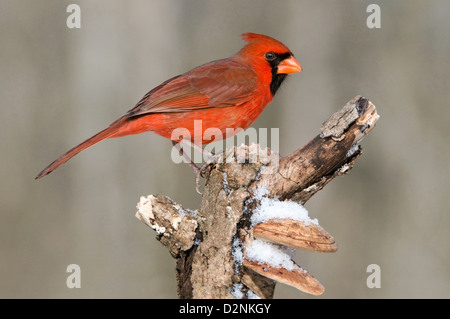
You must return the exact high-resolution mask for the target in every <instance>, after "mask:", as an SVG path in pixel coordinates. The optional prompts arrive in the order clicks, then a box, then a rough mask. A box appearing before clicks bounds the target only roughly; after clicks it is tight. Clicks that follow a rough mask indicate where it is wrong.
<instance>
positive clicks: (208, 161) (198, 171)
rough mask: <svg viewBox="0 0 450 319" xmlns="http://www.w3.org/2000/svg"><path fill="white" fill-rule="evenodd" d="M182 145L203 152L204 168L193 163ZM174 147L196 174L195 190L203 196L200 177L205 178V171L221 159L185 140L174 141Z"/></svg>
mask: <svg viewBox="0 0 450 319" xmlns="http://www.w3.org/2000/svg"><path fill="white" fill-rule="evenodd" d="M181 143H184V144H187V145H189V146H191V147H192V148H194V149H196V150H197V151H199V152H201V153H202V154H203V157H204V158H205V163H204V164H203V165H202V166H200V167H198V166H197V165H196V164H195V163H194V162H193V161H192V159H191V158H190V157H189V155H188V154H186V153H185V152H184V151H183V148H182V147H181V145H180V144H181ZM172 145H173V146H174V147H175V148H176V149H177V150H178V152H179V153H180V155H181V156H183V158H184V159H185V160H186V162H187V163H188V164H189V166H190V167H191V168H192V169H193V171H194V174H195V190H196V191H197V193H199V194H200V195H201V194H202V193H201V192H200V191H199V186H200V177H203V176H202V173H203V172H204V171H205V169H206V168H207V167H208V166H209V165H211V164H212V163H215V162H216V161H217V159H218V158H219V157H218V156H217V155H214V154H213V153H211V152H208V151H207V150H205V149H204V148H202V147H201V146H199V145H197V144H194V143H190V142H186V141H185V140H182V141H181V142H175V141H172Z"/></svg>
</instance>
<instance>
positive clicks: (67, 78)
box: [0, 0, 450, 298]
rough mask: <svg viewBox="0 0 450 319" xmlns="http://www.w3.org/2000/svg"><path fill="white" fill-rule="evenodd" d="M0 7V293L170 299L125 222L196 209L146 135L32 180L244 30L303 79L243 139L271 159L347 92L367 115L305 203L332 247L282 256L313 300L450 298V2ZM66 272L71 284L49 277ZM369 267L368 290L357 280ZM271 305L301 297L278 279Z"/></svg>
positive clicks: (168, 273)
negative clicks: (377, 11)
mask: <svg viewBox="0 0 450 319" xmlns="http://www.w3.org/2000/svg"><path fill="white" fill-rule="evenodd" d="M72 2H73V1H61V0H53V1H50V0H45V1H31V0H30V1H25V0H20V1H18V0H16V1H11V0H10V1H5V0H1V1H0V96H1V99H0V103H1V108H0V121H1V125H0V134H1V139H0V149H1V155H0V156H1V157H0V160H1V165H0V196H1V197H0V210H1V212H0V297H3V298H23V297H26V298H54V297H60V298H81V297H84V298H119V297H123V298H176V287H175V276H174V267H175V262H174V260H173V259H172V258H171V257H170V256H169V253H168V252H167V251H166V249H165V248H164V247H163V246H162V245H161V244H160V243H158V242H157V241H156V240H155V239H154V237H155V233H154V232H153V231H152V230H151V229H149V228H148V227H146V226H145V225H144V224H143V223H141V222H140V221H138V220H137V219H136V218H135V217H134V214H135V211H136V209H135V205H136V203H137V202H138V200H139V197H140V196H141V195H147V194H157V193H158V194H165V195H168V196H170V197H171V198H173V199H174V200H175V201H177V202H179V203H181V204H183V205H184V206H185V207H189V208H193V209H194V208H196V207H197V206H198V203H199V201H200V196H198V195H197V194H196V192H195V189H194V187H193V185H194V179H193V174H192V171H191V169H190V168H189V167H188V166H187V165H175V164H174V163H173V162H172V161H171V159H170V149H171V144H170V142H169V141H167V140H165V139H163V138H161V137H159V136H157V135H155V134H152V133H147V134H142V135H139V136H132V137H125V138H121V139H113V140H108V141H104V142H102V143H100V144H98V145H96V146H94V147H92V148H90V149H88V150H86V151H84V152H83V153H81V154H79V155H78V156H76V157H75V158H73V159H72V160H71V161H70V162H69V163H67V164H66V165H64V166H63V167H61V168H60V169H58V170H57V171H56V172H54V173H53V174H51V175H50V176H48V177H46V178H44V179H42V180H39V181H35V180H34V179H33V178H34V176H35V175H36V174H37V173H38V172H39V171H40V170H41V169H42V168H44V167H45V166H46V165H47V164H48V163H50V162H51V161H53V160H54V159H55V158H56V157H58V156H59V155H61V154H62V153H63V152H65V151H66V150H67V149H69V148H70V147H72V146H74V145H76V144H78V143H79V142H81V141H82V140H84V139H85V138H87V137H89V136H91V135H92V134H94V133H96V132H97V131H99V130H101V129H103V128H105V127H106V126H107V125H108V124H109V123H110V122H112V121H113V120H115V119H116V118H118V117H119V116H121V115H122V114H123V113H124V112H125V111H127V110H128V109H130V108H131V107H133V106H134V104H135V103H136V102H137V101H138V100H139V99H140V98H141V97H142V96H143V95H144V94H145V93H146V92H147V91H148V90H150V89H151V88H153V87H155V86H156V85H158V84H160V83H161V82H162V81H164V80H166V79H168V78H169V77H171V76H174V75H177V74H180V73H183V72H185V71H187V70H189V69H190V68H192V67H195V66H197V65H200V64H202V63H204V62H208V61H210V60H214V59H219V58H224V57H227V56H230V55H232V54H234V53H235V52H237V51H238V50H239V49H240V48H241V46H242V45H243V42H242V40H241V39H240V37H239V35H240V34H241V33H243V32H249V31H252V32H258V33H263V34H268V35H271V36H273V37H275V38H277V39H279V40H281V41H283V42H284V43H285V44H287V45H288V46H289V48H290V49H291V50H292V51H293V52H294V53H295V55H296V57H297V58H298V60H299V61H300V63H301V64H302V66H303V68H304V72H302V73H300V74H295V75H293V76H292V77H291V78H290V79H289V81H287V82H286V83H285V85H283V87H282V89H281V90H280V91H279V93H278V94H277V96H276V98H275V100H274V102H273V103H272V104H271V105H270V106H269V107H268V108H267V109H266V110H265V111H264V112H263V114H262V115H261V117H260V118H259V119H258V120H257V121H256V122H255V123H254V125H253V126H254V127H255V128H259V127H278V128H280V138H281V141H280V143H281V144H280V151H281V154H288V153H290V152H292V151H293V150H295V149H297V148H298V147H300V146H302V145H303V144H304V143H306V142H307V141H308V140H309V139H310V138H312V137H314V136H315V135H316V134H317V133H318V130H319V127H320V124H321V123H322V122H323V121H324V120H326V119H327V117H328V116H329V115H330V114H331V113H332V112H334V111H335V110H337V109H338V108H340V107H341V106H342V105H343V104H345V103H346V102H347V101H348V100H350V99H351V98H353V97H354V96H355V95H357V94H362V95H364V96H366V97H368V98H369V99H370V100H371V101H372V102H373V103H374V104H375V105H376V106H377V109H378V112H379V114H380V115H381V119H380V121H379V122H378V124H377V127H376V128H375V130H374V131H373V132H372V133H371V134H370V135H369V136H368V137H367V138H366V139H365V140H364V141H363V143H362V145H363V149H364V154H363V156H362V157H361V158H359V160H358V161H357V162H356V165H355V167H354V169H353V170H352V171H351V172H350V174H348V175H347V176H345V177H340V178H338V179H336V180H334V181H333V182H332V183H331V184H330V185H328V186H327V187H326V188H325V189H324V190H322V191H321V192H320V193H318V194H317V195H316V196H314V197H313V198H312V199H311V200H310V201H309V202H308V203H307V205H306V207H307V209H308V210H309V212H310V216H311V217H313V218H318V219H319V222H320V224H321V225H322V226H324V227H325V228H326V229H327V230H328V231H329V232H331V233H332V234H333V235H334V237H335V238H336V240H337V242H338V244H339V250H338V251H337V252H336V253H334V254H318V253H312V252H305V251H298V252H297V254H296V261H297V262H298V263H299V264H300V265H301V266H303V267H304V268H306V269H307V270H308V271H309V272H310V273H312V274H313V275H314V276H315V277H316V278H318V279H319V280H320V281H321V282H322V283H323V284H324V286H325V288H326V291H325V293H324V294H323V295H322V297H325V298H372V297H373V298H419V297H425V298H427V297H439V298H442V297H443V298H448V297H450V276H449V275H450V251H449V248H450V240H449V239H450V235H449V232H448V228H449V226H450V217H449V206H450V205H449V204H450V200H449V198H450V196H449V194H448V192H449V171H450V167H449V162H450V158H449V157H450V156H449V154H450V152H449V151H450V149H449V146H448V144H449V138H448V136H449V134H448V132H447V124H448V122H449V120H450V118H449V113H450V111H449V102H448V101H449V98H450V89H449V71H450V50H449V49H450V40H449V39H450V37H449V33H450V20H449V19H448V17H449V16H450V3H449V2H448V1H445V0H440V1H438V0H435V1H423V0H422V1H412V0H408V1H406V0H403V1H400V0H399V1H381V0H379V1H377V2H376V3H377V4H379V5H380V7H381V29H369V28H367V26H366V18H367V16H368V15H369V14H368V13H366V8H367V6H368V4H370V3H372V2H373V1H359V0H358V1H356V0H355V1H349V0H347V1H320V2H319V1H312V0H311V1H299V0H297V1H273V0H269V1H256V0H255V1H249V0H246V1H242V0H239V1H237V0H233V1H217V0H216V1H198V0H197V1H192V0H186V1H181V0H170V1H167V0H165V1H129V0H127V1H125V0H123V1H106V0H102V1H100V0H97V1H82V0H78V1H76V2H75V3H77V4H79V5H80V6H81V18H82V21H81V29H73V30H71V29H68V28H67V27H66V18H67V16H68V13H66V7H67V6H68V5H69V4H70V3H72ZM72 263H76V264H78V265H80V267H81V289H68V288H67V287H66V278H67V276H68V274H67V273H66V267H67V265H69V264H72ZM369 264H378V265H380V267H381V288H380V289H369V288H367V286H366V278H367V276H368V273H367V272H366V267H367V266H368V265H369ZM275 297H276V298H321V297H311V296H309V295H306V294H304V293H302V292H300V291H297V290H296V289H294V288H290V287H287V286H285V285H282V284H279V285H278V286H277V290H276V295H275Z"/></svg>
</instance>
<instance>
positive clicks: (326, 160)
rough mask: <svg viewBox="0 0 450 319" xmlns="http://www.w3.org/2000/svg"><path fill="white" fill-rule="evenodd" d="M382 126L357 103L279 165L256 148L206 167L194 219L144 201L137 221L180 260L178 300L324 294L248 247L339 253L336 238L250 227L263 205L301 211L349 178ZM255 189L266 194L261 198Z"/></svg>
mask: <svg viewBox="0 0 450 319" xmlns="http://www.w3.org/2000/svg"><path fill="white" fill-rule="evenodd" d="M378 118H379V116H378V114H377V112H376V109H375V106H374V105H373V104H372V103H371V102H370V101H368V100H367V99H365V98H363V97H361V96H357V97H355V98H354V99H352V100H351V101H349V102H348V103H347V104H346V105H345V106H344V107H343V108H342V109H341V110H339V111H338V112H336V113H335V114H333V115H332V116H331V117H330V118H329V120H327V121H326V122H324V123H323V125H322V127H321V134H319V135H318V136H316V137H315V138H313V139H312V140H311V141H310V142H309V143H307V144H306V145H305V146H303V147H302V148H299V149H298V150H296V151H294V152H293V153H291V154H290V155H288V156H285V157H282V158H279V157H278V154H274V153H271V152H270V150H268V151H267V150H266V152H264V151H262V150H260V148H259V146H258V145H251V146H241V147H234V148H231V149H227V150H226V151H225V153H224V154H223V156H222V157H221V158H222V160H223V161H222V162H219V163H216V164H211V165H210V166H209V171H208V173H207V175H208V176H207V177H206V178H207V179H206V184H205V188H204V192H203V196H202V201H201V204H200V207H199V208H198V210H196V211H191V210H187V209H183V208H182V207H181V206H180V205H179V204H176V203H174V202H173V201H172V200H170V199H169V198H167V197H165V196H153V195H150V196H148V197H146V198H145V197H144V198H142V199H141V202H140V203H139V204H138V213H137V214H136V216H137V217H138V218H139V219H140V220H142V221H143V222H144V223H146V224H147V225H148V226H150V227H151V228H152V229H154V230H155V231H156V232H157V238H158V240H160V241H161V243H163V245H165V246H166V247H167V248H168V249H169V251H170V253H171V254H172V256H173V257H174V258H176V259H177V266H176V271H177V282H178V294H179V297H180V298H195V299H198V298H248V297H251V296H254V295H257V296H259V297H260V298H272V297H273V293H274V289H275V282H276V281H277V282H282V283H285V284H288V285H291V286H293V287H296V288H298V289H300V290H302V291H304V292H306V293H310V294H314V295H318V294H321V293H323V291H324V288H323V286H322V285H321V284H320V283H319V282H318V280H317V279H315V278H314V277H313V276H312V275H310V274H309V273H308V272H306V271H304V270H303V269H302V268H301V267H300V266H298V265H296V264H295V263H293V261H292V260H291V262H292V263H293V264H294V265H295V267H293V268H291V269H290V270H288V269H287V268H285V267H284V266H283V264H278V263H277V262H275V263H273V261H272V263H270V262H269V261H267V262H264V261H260V260H259V259H258V261H255V260H250V259H248V257H247V253H248V252H249V251H247V250H248V249H249V243H252V242H253V241H257V240H263V241H265V242H270V243H274V244H275V245H273V246H274V247H275V249H276V247H280V246H279V245H281V246H286V245H287V246H290V247H294V248H301V249H306V250H311V251H318V252H334V251H336V249H337V244H336V242H335V240H334V238H333V237H332V236H331V235H330V234H329V233H328V232H327V231H326V230H325V229H323V228H322V227H320V226H319V225H318V224H317V225H316V224H313V223H305V222H303V221H301V220H298V219H297V218H277V217H274V218H271V219H269V220H264V221H262V222H259V223H256V224H253V223H252V222H251V217H252V215H253V214H254V212H255V210H257V209H258V208H261V203H262V199H263V198H264V197H266V198H269V199H271V200H272V202H271V203H270V204H271V205H275V206H277V207H278V208H280V207H284V206H283V205H284V204H286V202H290V203H294V202H296V203H301V204H303V203H305V202H306V201H307V200H308V199H309V198H310V197H311V196H313V195H314V194H315V193H317V192H318V191H320V190H321V189H322V188H323V187H324V186H325V185H326V184H328V183H329V182H330V181H331V180H333V179H334V178H335V177H336V176H340V175H343V174H346V173H348V171H349V170H350V169H351V168H352V167H353V164H354V162H355V161H356V159H357V158H358V157H359V156H360V155H361V147H360V145H359V143H360V141H361V139H362V138H363V137H364V136H365V135H367V134H368V133H369V132H370V131H371V130H372V129H373V127H374V126H375V123H376V122H377V120H378ZM243 158H244V160H242V159H243ZM271 163H272V164H273V163H278V166H277V165H271ZM258 189H259V190H261V189H264V190H266V193H265V194H264V196H263V197H262V196H261V194H257V193H258ZM269 208H270V207H269ZM252 253H254V252H252ZM283 258H285V259H287V260H290V258H291V257H290V256H287V257H286V256H284V257H283ZM288 268H289V267H288Z"/></svg>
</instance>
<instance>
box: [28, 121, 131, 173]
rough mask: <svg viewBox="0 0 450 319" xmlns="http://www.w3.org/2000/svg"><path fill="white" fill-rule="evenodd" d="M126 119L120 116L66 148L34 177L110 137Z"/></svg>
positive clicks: (49, 170) (47, 171)
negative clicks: (62, 153) (102, 128)
mask: <svg viewBox="0 0 450 319" xmlns="http://www.w3.org/2000/svg"><path fill="white" fill-rule="evenodd" d="M126 121H127V119H126V118H125V117H122V118H120V119H118V120H117V121H115V122H114V123H112V124H111V125H110V126H109V127H108V128H106V129H104V130H103V131H101V132H98V133H97V134H95V135H94V136H92V137H91V138H89V139H87V140H86V141H84V142H83V143H81V144H79V145H77V146H75V147H74V148H72V149H70V150H68V151H67V152H66V153H65V154H64V155H62V156H60V157H59V158H58V159H57V160H55V161H54V162H53V163H51V164H50V165H48V166H47V167H46V168H44V169H43V170H42V172H40V173H39V174H38V175H37V176H36V177H35V178H34V179H38V178H41V177H44V176H45V175H48V174H50V173H51V172H53V171H54V170H55V169H57V168H58V167H60V166H61V165H62V164H64V163H65V162H67V161H68V160H70V159H71V158H72V157H74V156H75V155H77V154H78V153H80V152H81V151H82V150H84V149H86V148H88V147H89V146H92V145H94V144H96V143H98V142H100V141H102V140H104V139H105V138H108V137H111V136H112V135H114V134H115V133H117V131H118V130H119V129H120V128H121V127H122V125H123V124H124V123H125V122H126Z"/></svg>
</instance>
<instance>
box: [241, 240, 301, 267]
mask: <svg viewBox="0 0 450 319" xmlns="http://www.w3.org/2000/svg"><path fill="white" fill-rule="evenodd" d="M294 252H295V249H293V248H289V247H286V246H279V245H275V244H271V243H268V242H265V241H262V240H258V239H257V240H254V241H253V242H252V243H251V244H250V245H249V246H248V247H247V248H246V249H245V257H246V259H248V260H251V261H254V262H257V263H259V264H268V265H270V266H272V267H276V268H284V269H286V270H289V271H292V270H294V269H301V268H300V267H298V266H297V265H296V264H295V263H294V262H293V261H292V259H291V258H292V257H293V255H294Z"/></svg>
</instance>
